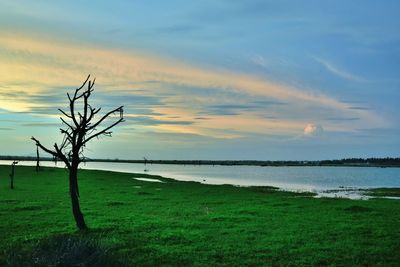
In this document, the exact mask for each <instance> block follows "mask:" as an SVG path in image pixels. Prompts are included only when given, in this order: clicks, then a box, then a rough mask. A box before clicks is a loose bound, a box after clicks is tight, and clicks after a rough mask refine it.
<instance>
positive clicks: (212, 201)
mask: <svg viewBox="0 0 400 267" xmlns="http://www.w3.org/2000/svg"><path fill="white" fill-rule="evenodd" d="M9 168H10V167H9V166H0V239H1V242H0V251H1V252H0V265H1V264H3V265H4V264H8V265H10V266H12V265H13V264H14V265H16V266H17V265H18V264H21V262H22V263H24V264H27V262H34V261H36V262H38V263H37V264H38V265H40V264H42V265H43V262H51V263H54V262H57V259H54V257H55V256H54V255H58V254H60V255H64V256H63V257H66V256H65V255H69V254H68V253H70V254H72V256H71V257H75V258H79V257H81V258H83V259H87V258H88V257H89V258H90V257H91V256H93V255H94V256H93V257H98V258H99V257H100V258H101V259H100V260H99V261H97V262H96V261H95V260H94V261H91V262H92V263H93V262H96V264H97V265H101V264H103V265H104V266H107V265H110V263H111V262H114V263H115V264H117V261H118V264H117V265H123V264H125V265H128V266H130V265H139V266H155V265H167V266H171V265H175V266H177V265H178V266H184V265H195V266H213V265H221V266H245V265H253V266H260V265H266V266H270V265H275V266H321V265H332V266H398V263H399V262H400V254H399V253H398V251H399V250H400V201H398V200H390V199H372V200H368V201H362V200H357V201H356V200H346V199H324V198H322V199H316V198H312V197H310V196H309V194H296V193H290V192H281V191H277V190H274V189H272V188H266V187H254V188H239V187H233V186H228V185H224V186H215V185H202V184H198V183H191V182H178V181H174V180H171V179H165V178H161V177H152V176H150V175H145V174H137V175H133V174H125V173H113V172H105V171H90V170H82V171H81V172H80V177H79V179H80V192H81V207H82V211H83V213H84V215H85V216H86V220H87V223H88V225H89V227H90V228H91V230H90V231H88V232H86V233H83V234H82V233H76V231H75V225H74V222H73V218H72V214H71V211H70V200H69V197H68V181H67V177H66V176H67V173H66V171H65V170H63V169H55V168H45V169H43V171H41V172H40V173H35V172H34V168H33V167H22V166H18V167H17V169H16V177H15V189H14V190H11V189H9V179H8V173H9ZM133 177H147V178H157V179H161V180H162V181H163V183H155V182H145V181H139V180H135V179H133ZM71 250H72V251H73V253H72V252H71ZM66 251H68V253H67V252H66ZM74 253H75V254H74ZM85 253H86V254H85ZM51 255H53V257H52V256H51ZM74 255H75V256H74ZM96 255H97V256H96ZM46 257H48V258H46ZM55 258H57V257H55ZM67 260H71V259H67V258H63V261H67ZM78 261H79V259H78V260H76V262H78ZM72 264H74V261H73V260H71V265H72Z"/></svg>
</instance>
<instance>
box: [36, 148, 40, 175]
mask: <svg viewBox="0 0 400 267" xmlns="http://www.w3.org/2000/svg"><path fill="white" fill-rule="evenodd" d="M39 160H40V158H39V147H38V146H36V172H39V171H40V164H39Z"/></svg>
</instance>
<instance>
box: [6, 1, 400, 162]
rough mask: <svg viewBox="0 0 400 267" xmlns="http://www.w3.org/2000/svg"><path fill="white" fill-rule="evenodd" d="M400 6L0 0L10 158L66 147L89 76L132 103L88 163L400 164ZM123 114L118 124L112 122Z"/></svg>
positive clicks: (97, 101) (92, 148)
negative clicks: (68, 125) (72, 102)
mask: <svg viewBox="0 0 400 267" xmlns="http://www.w3.org/2000/svg"><path fill="white" fill-rule="evenodd" d="M399 12H400V2H399V1H390V0H387V1H369V0H365V1H357V0H355V1H341V0H337V1H330V0H327V1H314V0H309V1H305V0H304V1H300V0H299V1H285V0H280V1H270V0H240V1H239V0H203V1H180V0H170V1H154V0H149V1H122V0H121V1H41V0H38V1H27V0H26V1H24V0H21V1H11V0H10V1H3V0H0V155H35V153H36V147H35V145H34V143H33V142H32V141H31V140H30V137H31V136H35V137H36V138H37V139H39V140H41V142H42V143H43V144H45V145H47V146H50V147H51V146H52V145H53V144H54V142H61V141H62V135H61V134H60V132H59V128H60V127H62V124H61V121H60V119H59V117H60V116H61V114H60V113H59V112H58V110H57V109H58V108H65V107H67V105H68V99H67V96H66V93H67V92H73V91H74V90H75V88H77V87H79V86H80V85H81V83H82V82H83V81H84V80H85V78H86V77H87V75H88V74H91V75H92V77H96V85H95V92H94V93H93V95H92V96H91V101H92V106H97V107H102V110H103V111H107V110H111V109H113V108H116V107H118V106H120V105H124V107H125V119H126V121H125V122H124V123H123V124H120V125H118V126H117V127H115V128H114V129H113V136H112V137H111V138H109V137H104V138H101V139H99V140H93V141H91V142H90V144H88V146H87V148H86V156H88V157H92V158H110V159H113V158H120V159H142V157H147V158H148V159H221V160H223V159H251V160H318V159H334V158H347V157H387V156H388V157H399V156H400V153H399V151H400V138H399V136H400V118H399V114H400V108H399V107H400V105H399V104H400V90H399V89H400V75H399V74H400V73H399V70H400V31H399V29H400V17H399V16H398V14H399ZM113 119H115V118H110V121H109V122H108V123H111V122H112V120H113Z"/></svg>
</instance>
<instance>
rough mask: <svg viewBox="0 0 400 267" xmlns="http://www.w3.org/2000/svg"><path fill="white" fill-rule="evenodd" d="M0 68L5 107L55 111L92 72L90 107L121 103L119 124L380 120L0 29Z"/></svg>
mask: <svg viewBox="0 0 400 267" xmlns="http://www.w3.org/2000/svg"><path fill="white" fill-rule="evenodd" d="M21 51H23V52H21ZM0 68H1V69H3V70H4V71H2V72H1V73H0V83H1V85H2V87H0V106H1V107H2V108H3V109H4V110H7V111H9V112H10V111H11V112H25V113H31V114H34V115H38V116H39V115H40V116H48V117H52V116H54V115H59V113H58V112H57V108H59V107H61V108H63V107H65V105H66V104H67V103H66V101H65V100H66V97H65V93H66V91H67V90H68V91H71V90H73V88H76V87H77V86H79V84H80V81H81V80H82V79H84V78H85V77H84V76H85V75H83V74H87V73H92V74H93V75H94V76H96V77H97V78H98V79H97V86H96V94H95V96H94V97H93V100H94V104H95V106H102V107H104V109H103V110H104V111H106V110H107V109H109V108H110V107H114V106H118V105H124V106H125V107H126V113H127V115H130V116H131V117H132V118H133V119H129V120H128V121H127V122H126V124H127V125H128V126H129V124H131V125H132V126H133V127H135V126H134V125H135V124H136V125H141V126H143V127H150V126H151V127H154V128H155V129H156V130H158V131H168V132H170V131H174V132H178V133H179V132H180V133H188V134H199V135H208V136H213V137H214V136H218V137H227V138H229V137H233V136H235V137H237V136H238V135H237V134H236V133H235V134H231V133H232V131H231V130H236V131H239V130H242V129H243V128H246V129H245V130H244V132H245V133H248V134H250V133H251V134H254V133H259V134H293V135H295V134H296V133H298V132H299V131H301V130H302V129H303V128H304V125H305V124H306V123H307V121H309V120H312V121H317V120H321V119H324V117H327V116H326V114H329V116H332V117H338V116H346V117H357V118H360V119H359V120H357V121H349V122H348V123H346V121H341V122H340V124H339V122H338V121H329V122H326V123H325V122H324V127H326V128H327V129H329V130H332V129H335V128H337V129H339V128H340V130H348V131H351V130H352V129H354V128H355V127H357V128H361V127H363V126H364V125H366V124H367V123H373V124H374V125H377V126H379V127H385V123H386V121H385V120H383V119H382V118H381V117H379V116H378V115H376V114H375V113H374V112H372V111H371V110H360V109H350V108H349V107H351V106H352V105H351V104H349V103H344V102H341V101H338V100H336V99H335V98H333V97H330V96H327V95H324V94H320V93H316V91H311V90H305V89H303V88H297V87H294V86H288V85H285V84H281V83H277V82H273V81H269V80H266V79H265V78H262V77H258V76H253V75H249V74H246V73H240V72H235V71H227V70H221V69H211V68H202V67H199V66H195V65H188V64H183V63H180V62H177V61H175V60H172V59H165V58H162V57H158V56H155V55H149V54H146V53H143V52H141V51H135V50H131V51H126V50H120V49H115V48H113V49H111V48H104V47H97V46H94V45H90V44H87V43H86V44H77V43H69V42H65V41H55V40H48V39H46V38H41V39H39V38H32V37H29V36H22V35H16V34H11V33H4V34H3V33H2V34H0ZM21 77H22V78H21ZM138 115H139V116H138ZM232 115H237V116H232ZM266 115H268V116H269V118H267V117H266ZM135 117H136V119H134V118H135ZM174 117H179V119H173V120H171V118H174ZM197 117H205V118H207V119H206V120H204V119H195V118H197ZM271 118H274V119H271ZM224 131H225V133H223V132H224Z"/></svg>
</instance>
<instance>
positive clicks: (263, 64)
mask: <svg viewBox="0 0 400 267" xmlns="http://www.w3.org/2000/svg"><path fill="white" fill-rule="evenodd" d="M251 61H253V63H254V64H256V65H258V66H260V67H263V68H265V67H267V61H266V60H265V58H264V57H263V56H260V55H255V56H253V57H252V58H251Z"/></svg>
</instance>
